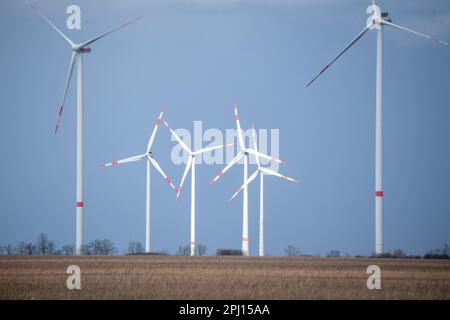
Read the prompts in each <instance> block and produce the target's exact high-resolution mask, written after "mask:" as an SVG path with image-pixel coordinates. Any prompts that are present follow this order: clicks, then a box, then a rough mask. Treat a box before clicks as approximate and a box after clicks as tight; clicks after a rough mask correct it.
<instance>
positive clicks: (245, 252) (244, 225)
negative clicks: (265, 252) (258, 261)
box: [210, 104, 284, 256]
mask: <svg viewBox="0 0 450 320" xmlns="http://www.w3.org/2000/svg"><path fill="white" fill-rule="evenodd" d="M233 109H234V119H235V121H236V127H237V131H238V142H239V149H240V151H239V152H238V153H237V155H236V156H235V157H234V158H233V159H232V160H231V161H230V162H229V163H228V165H226V166H225V168H224V169H223V170H222V171H220V172H219V174H218V175H217V176H216V177H215V178H214V179H212V180H211V182H210V184H213V183H216V182H217V180H219V179H220V178H221V177H223V175H224V174H225V172H227V171H228V169H230V168H231V167H232V166H233V165H235V164H236V163H238V161H239V160H241V158H242V157H243V158H244V185H245V187H244V196H243V204H242V254H243V255H244V256H248V255H249V250H248V248H249V238H248V192H247V178H248V156H249V154H252V155H258V156H260V157H261V158H265V159H269V160H271V161H275V162H278V163H284V161H282V160H280V159H277V158H276V157H275V156H268V155H266V154H264V153H261V152H259V151H257V150H253V149H250V148H247V147H246V146H245V143H244V136H243V135H242V130H241V123H240V120H239V114H238V109H237V105H236V104H235V105H234V106H233Z"/></svg>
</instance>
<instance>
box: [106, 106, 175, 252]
mask: <svg viewBox="0 0 450 320" xmlns="http://www.w3.org/2000/svg"><path fill="white" fill-rule="evenodd" d="M163 114H164V111H161V113H160V114H159V117H158V119H156V123H155V127H154V128H153V132H152V134H151V136H150V139H149V140H148V143H147V150H146V151H145V153H143V154H140V155H137V156H133V157H129V158H126V159H122V160H118V161H113V162H109V163H106V164H104V165H102V166H103V167H109V166H113V165H117V164H122V163H128V162H135V161H139V160H143V159H147V192H146V202H145V203H146V206H145V213H146V215H145V217H146V223H145V252H147V253H149V252H150V165H152V166H153V167H154V168H155V169H156V170H157V171H158V172H159V173H160V174H161V175H162V177H163V178H164V180H166V182H167V183H168V184H169V185H170V186H171V187H172V189H174V190H175V191H177V190H178V189H177V188H175V186H174V184H173V183H172V181H171V180H170V179H169V178H168V177H167V175H166V174H165V173H164V171H163V170H162V169H161V167H160V166H159V164H158V162H157V161H156V160H155V159H154V158H153V152H152V145H153V140H154V139H155V135H156V131H157V130H158V127H159V125H160V124H161V119H162V116H163Z"/></svg>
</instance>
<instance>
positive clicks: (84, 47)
mask: <svg viewBox="0 0 450 320" xmlns="http://www.w3.org/2000/svg"><path fill="white" fill-rule="evenodd" d="M30 6H31V8H33V10H34V11H35V12H36V13H37V14H39V15H40V16H41V17H42V18H43V19H44V20H45V21H46V22H47V23H48V24H49V25H50V26H51V27H52V28H53V29H54V30H55V31H56V32H57V33H58V34H59V35H60V36H61V37H62V38H63V39H64V40H65V41H66V42H67V43H68V44H69V46H70V48H71V50H72V57H71V58H70V64H69V71H68V74H67V78H66V84H65V87H64V94H63V97H62V101H61V106H60V108H59V112H58V120H57V122H56V127H55V134H56V133H57V132H58V128H59V124H60V121H61V116H62V113H63V110H64V102H65V99H66V95H67V90H68V88H69V84H70V79H71V78H72V72H73V69H74V66H75V63H76V62H77V182H76V190H77V192H76V215H77V222H76V254H77V255H80V254H82V245H83V207H84V202H83V53H90V52H91V48H89V47H88V46H89V45H90V44H92V43H94V42H95V41H97V40H99V39H101V38H103V37H105V36H107V35H109V34H110V33H113V32H114V31H117V30H119V29H121V28H123V27H125V26H127V25H129V24H130V23H133V22H135V21H137V20H139V19H141V18H142V17H140V18H138V19H135V20H132V21H130V22H127V23H124V24H122V25H121V26H120V27H117V28H114V29H111V30H109V31H108V32H105V33H103V34H101V35H98V36H96V37H94V38H92V39H90V40H87V41H84V42H81V43H75V42H73V41H72V40H70V39H69V38H68V37H67V36H66V35H65V34H64V33H62V32H61V30H59V29H58V28H57V27H56V26H55V25H54V24H53V23H52V22H51V21H50V20H49V19H48V18H47V17H46V16H45V15H44V14H43V13H42V12H41V11H40V10H39V9H38V8H37V7H36V6H34V5H32V4H30Z"/></svg>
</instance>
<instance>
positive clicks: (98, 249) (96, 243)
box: [89, 239, 103, 255]
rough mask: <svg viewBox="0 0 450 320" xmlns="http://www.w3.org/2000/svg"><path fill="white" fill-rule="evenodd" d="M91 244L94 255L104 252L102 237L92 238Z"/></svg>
mask: <svg viewBox="0 0 450 320" xmlns="http://www.w3.org/2000/svg"><path fill="white" fill-rule="evenodd" d="M89 245H90V247H91V250H92V254H93V255H101V254H103V253H102V252H103V250H102V241H101V240H100V239H95V240H92V241H91V242H89Z"/></svg>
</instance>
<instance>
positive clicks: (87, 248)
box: [81, 243, 93, 256]
mask: <svg viewBox="0 0 450 320" xmlns="http://www.w3.org/2000/svg"><path fill="white" fill-rule="evenodd" d="M81 253H82V254H85V255H88V256H89V255H91V254H93V253H92V246H91V243H86V244H83V245H82V246H81Z"/></svg>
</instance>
